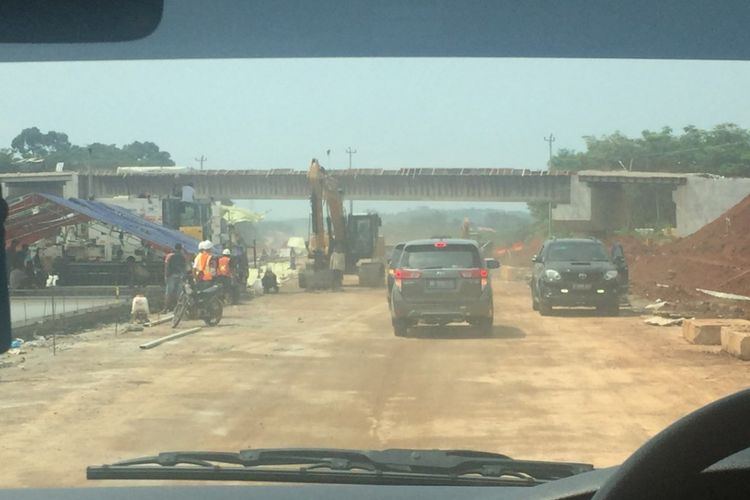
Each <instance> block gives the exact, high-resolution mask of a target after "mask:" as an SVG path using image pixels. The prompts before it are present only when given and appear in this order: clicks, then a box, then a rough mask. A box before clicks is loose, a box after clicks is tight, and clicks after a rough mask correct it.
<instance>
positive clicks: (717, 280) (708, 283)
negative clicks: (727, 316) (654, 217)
mask: <svg viewBox="0 0 750 500" xmlns="http://www.w3.org/2000/svg"><path fill="white" fill-rule="evenodd" d="M633 240H635V241H627V242H623V245H624V246H625V252H626V256H627V258H628V263H629V267H630V281H631V288H632V290H633V291H634V292H635V293H637V294H639V295H642V296H645V297H648V298H651V299H656V298H660V299H662V300H667V301H673V302H691V301H693V302H695V301H697V302H699V303H700V304H701V305H702V306H703V307H705V304H704V302H709V303H710V302H716V301H715V300H714V299H711V298H710V297H708V296H707V295H705V294H703V293H701V292H698V291H696V288H703V289H708V290H716V291H721V292H728V293H735V294H739V295H745V296H750V196H748V197H746V198H745V199H744V200H743V201H741V202H740V203H738V204H737V205H735V206H734V207H732V208H731V209H730V210H728V211H727V212H726V213H724V214H722V215H721V216H720V217H719V218H718V219H716V220H715V221H713V222H711V223H710V224H708V225H707V226H704V227H703V228H701V229H700V230H698V231H697V232H695V233H693V234H691V235H690V236H688V237H686V238H682V239H679V240H675V241H672V242H667V243H664V244H657V243H653V244H648V242H644V241H638V240H637V239H635V238H634V239H633ZM724 303H727V301H724ZM731 303H732V305H733V307H734V308H735V309H736V308H739V309H744V310H746V311H750V304H748V303H747V302H740V301H731ZM737 313H738V314H740V313H739V311H738V312H737Z"/></svg>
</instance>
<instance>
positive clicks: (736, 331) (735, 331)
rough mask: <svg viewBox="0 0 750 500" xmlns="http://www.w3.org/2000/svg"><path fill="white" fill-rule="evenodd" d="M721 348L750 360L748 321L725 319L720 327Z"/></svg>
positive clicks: (749, 325) (749, 328)
mask: <svg viewBox="0 0 750 500" xmlns="http://www.w3.org/2000/svg"><path fill="white" fill-rule="evenodd" d="M721 349H722V350H723V351H725V352H727V353H729V354H731V355H732V356H735V357H737V358H740V359H742V360H744V361H750V321H747V320H742V319H740V320H727V321H725V323H724V324H723V325H722V327H721Z"/></svg>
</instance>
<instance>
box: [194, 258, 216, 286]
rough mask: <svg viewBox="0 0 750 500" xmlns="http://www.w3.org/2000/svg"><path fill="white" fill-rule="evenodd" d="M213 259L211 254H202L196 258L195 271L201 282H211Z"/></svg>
mask: <svg viewBox="0 0 750 500" xmlns="http://www.w3.org/2000/svg"><path fill="white" fill-rule="evenodd" d="M211 257H212V255H211V254H210V253H209V252H200V253H199V254H198V255H196V256H195V266H194V267H195V271H196V273H197V275H198V279H199V280H201V281H211V280H212V279H213V276H212V275H211Z"/></svg>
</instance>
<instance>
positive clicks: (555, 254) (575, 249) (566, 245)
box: [547, 241, 609, 262]
mask: <svg viewBox="0 0 750 500" xmlns="http://www.w3.org/2000/svg"><path fill="white" fill-rule="evenodd" d="M547 260H551V261H555V262H561V261H587V260H609V257H608V256H607V250H606V249H605V248H604V245H602V244H601V243H597V242H595V241H591V242H588V241H576V242H559V243H553V244H552V245H550V247H549V251H548V252H547Z"/></svg>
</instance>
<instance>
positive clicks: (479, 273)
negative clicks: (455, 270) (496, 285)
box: [461, 267, 490, 288]
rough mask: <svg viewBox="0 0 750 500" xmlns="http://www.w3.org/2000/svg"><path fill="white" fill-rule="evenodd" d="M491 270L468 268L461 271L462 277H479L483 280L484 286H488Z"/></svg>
mask: <svg viewBox="0 0 750 500" xmlns="http://www.w3.org/2000/svg"><path fill="white" fill-rule="evenodd" d="M489 275H490V272H489V271H488V270H487V269H485V268H479V267H478V268H474V269H466V270H464V271H461V277H462V278H466V279H478V280H481V281H482V288H484V287H485V286H487V278H488V277H489Z"/></svg>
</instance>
